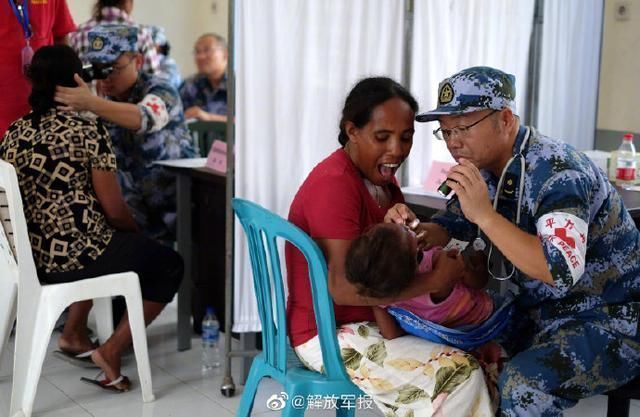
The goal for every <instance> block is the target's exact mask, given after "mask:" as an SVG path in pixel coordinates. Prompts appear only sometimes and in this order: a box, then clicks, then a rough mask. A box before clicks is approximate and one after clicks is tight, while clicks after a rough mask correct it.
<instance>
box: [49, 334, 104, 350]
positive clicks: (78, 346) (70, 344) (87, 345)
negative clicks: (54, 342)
mask: <svg viewBox="0 0 640 417" xmlns="http://www.w3.org/2000/svg"><path fill="white" fill-rule="evenodd" d="M58 347H59V348H60V350H62V351H64V352H69V353H74V354H78V353H84V352H87V351H89V350H92V349H95V348H96V347H97V346H96V345H95V344H94V343H92V342H91V339H89V337H87V336H85V337H65V336H60V339H58Z"/></svg>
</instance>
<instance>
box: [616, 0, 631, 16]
mask: <svg viewBox="0 0 640 417" xmlns="http://www.w3.org/2000/svg"><path fill="white" fill-rule="evenodd" d="M614 7H615V10H614V16H615V18H616V20H629V19H630V18H631V2H630V1H626V0H623V1H616V2H615V3H614Z"/></svg>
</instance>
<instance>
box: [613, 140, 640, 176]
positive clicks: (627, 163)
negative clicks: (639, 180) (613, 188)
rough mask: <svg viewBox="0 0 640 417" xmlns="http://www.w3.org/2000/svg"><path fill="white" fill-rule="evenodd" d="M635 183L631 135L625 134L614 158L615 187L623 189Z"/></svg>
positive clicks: (634, 157)
mask: <svg viewBox="0 0 640 417" xmlns="http://www.w3.org/2000/svg"><path fill="white" fill-rule="evenodd" d="M635 182H636V148H635V146H633V135H632V134H631V133H627V134H625V135H624V136H623V138H622V144H621V145H620V147H619V148H618V155H617V158H616V185H618V186H620V187H622V188H625V187H629V186H631V185H633V184H635Z"/></svg>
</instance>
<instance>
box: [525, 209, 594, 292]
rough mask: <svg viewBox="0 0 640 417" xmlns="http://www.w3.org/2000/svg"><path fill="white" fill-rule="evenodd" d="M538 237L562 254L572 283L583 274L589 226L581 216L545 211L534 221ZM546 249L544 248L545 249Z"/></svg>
mask: <svg viewBox="0 0 640 417" xmlns="http://www.w3.org/2000/svg"><path fill="white" fill-rule="evenodd" d="M536 228H537V229H538V230H537V232H538V238H539V239H540V241H541V242H542V243H545V242H548V243H550V244H551V246H552V247H554V248H555V249H557V250H558V252H560V253H561V254H562V257H563V258H564V260H565V262H566V263H567V266H568V267H569V271H571V278H572V279H573V283H574V284H575V283H576V282H578V280H579V279H580V277H581V276H582V274H584V267H585V256H586V253H587V233H588V230H589V226H588V225H587V223H586V222H585V221H584V220H582V219H581V218H579V217H577V216H574V215H573V214H569V213H563V212H559V211H556V212H552V213H547V214H545V215H543V216H542V217H540V218H539V219H538V221H537V223H536ZM545 250H546V249H545Z"/></svg>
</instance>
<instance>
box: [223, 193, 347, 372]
mask: <svg viewBox="0 0 640 417" xmlns="http://www.w3.org/2000/svg"><path fill="white" fill-rule="evenodd" d="M232 204H233V208H234V210H235V212H236V215H237V216H238V219H239V220H240V223H241V224H242V227H243V229H244V231H245V233H246V235H247V240H248V245H249V254H250V258H251V269H252V271H253V282H254V288H255V292H256V298H257V304H258V312H259V315H260V321H261V323H262V345H263V353H264V356H265V358H266V361H267V363H268V364H269V365H271V366H273V367H274V368H276V369H278V370H280V371H282V372H286V365H287V348H288V346H289V343H288V341H287V322H286V299H285V296H284V286H283V281H282V271H281V268H280V258H279V256H278V246H277V242H276V239H277V238H282V239H284V240H286V241H288V242H289V243H291V244H292V245H294V246H295V247H296V248H297V249H298V250H299V251H300V252H301V253H302V254H303V255H304V257H305V258H306V260H307V262H308V264H309V279H310V280H311V292H312V296H313V309H314V311H315V316H316V325H317V327H318V335H319V338H320V348H321V350H322V359H323V364H324V372H325V374H326V375H327V376H328V377H329V378H331V379H344V380H349V377H348V376H347V374H346V371H345V369H344V365H343V363H342V360H341V358H340V355H339V352H340V348H339V345H338V341H337V339H336V324H335V317H334V313H333V301H332V299H331V298H330V297H329V290H328V288H327V266H326V263H325V260H324V256H323V254H322V251H321V250H320V248H319V247H318V245H317V244H316V243H315V242H314V241H313V239H311V238H310V237H309V235H307V234H306V233H305V232H303V231H302V230H300V229H299V228H298V227H296V226H295V225H293V224H292V223H290V222H288V221H286V220H284V219H283V218H282V217H280V216H278V215H276V214H274V213H272V212H270V211H269V210H266V209H265V208H263V207H261V206H259V205H257V204H255V203H252V202H250V201H247V200H243V199H239V198H234V199H233V202H232ZM274 298H275V306H274ZM274 307H275V321H274Z"/></svg>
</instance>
